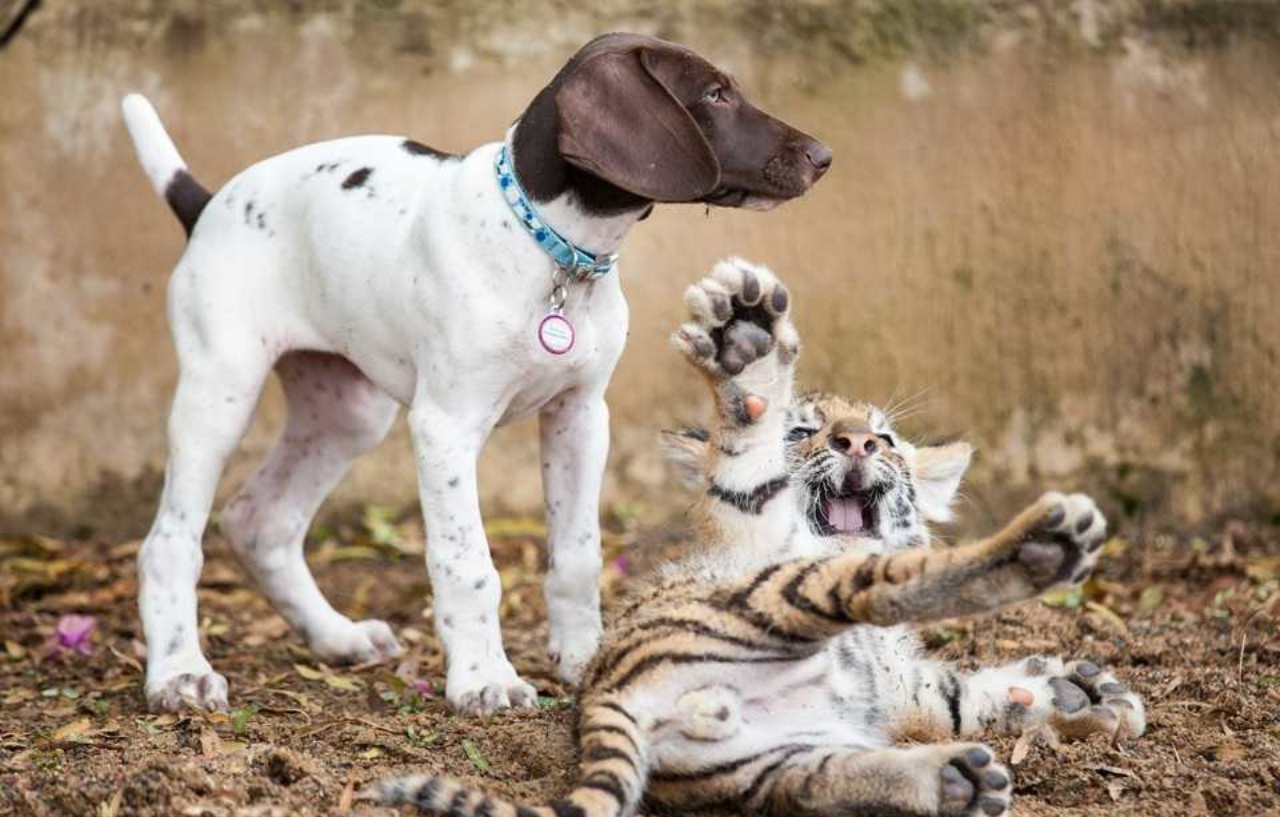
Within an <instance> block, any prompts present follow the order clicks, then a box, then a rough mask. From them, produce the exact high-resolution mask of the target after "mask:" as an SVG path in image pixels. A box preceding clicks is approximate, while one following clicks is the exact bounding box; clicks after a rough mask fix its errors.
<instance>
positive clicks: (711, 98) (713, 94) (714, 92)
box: [702, 85, 725, 103]
mask: <svg viewBox="0 0 1280 817" xmlns="http://www.w3.org/2000/svg"><path fill="white" fill-rule="evenodd" d="M702 98H703V100H705V101H706V102H715V103H720V102H724V101H725V93H724V86H723V85H717V86H716V87H714V88H712V89H711V90H710V91H707V92H706V93H705V94H703V95H702Z"/></svg>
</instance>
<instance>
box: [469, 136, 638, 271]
mask: <svg viewBox="0 0 1280 817" xmlns="http://www.w3.org/2000/svg"><path fill="white" fill-rule="evenodd" d="M493 169H494V172H495V173H497V176H498V188H499V189H500V190H501V191H502V197H503V198H504V199H506V200H507V204H508V205H510V207H511V211H512V212H513V213H515V214H516V216H517V217H518V218H519V220H520V223H521V224H523V225H524V228H525V230H527V231H528V232H529V235H531V236H533V240H534V241H536V242H538V246H539V247H541V248H542V250H543V252H545V253H546V254H547V255H549V256H551V260H552V261H554V262H555V263H556V265H557V266H559V267H560V268H561V269H563V270H565V271H566V272H567V273H569V274H570V275H572V276H573V277H575V278H578V279H579V280H584V281H594V280H596V279H597V278H601V277H603V276H605V275H608V274H609V273H610V272H613V268H614V267H615V266H616V265H617V263H618V254H617V253H608V254H601V255H597V254H595V253H590V252H587V251H586V250H584V249H582V248H581V247H575V246H574V245H573V243H572V242H571V241H568V240H566V239H565V237H564V236H562V235H560V234H559V233H557V232H556V231H555V230H553V229H551V228H550V227H548V226H547V225H546V224H545V223H543V221H542V219H540V218H538V213H537V211H536V210H534V209H533V202H531V201H529V197H528V196H526V195H525V192H524V191H523V190H521V189H520V182H518V181H516V173H515V169H514V168H512V166H511V157H510V155H509V154H508V152H507V146H506V145H503V146H502V148H501V149H500V150H499V151H498V156H497V158H495V159H494V160H493Z"/></svg>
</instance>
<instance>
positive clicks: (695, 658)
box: [610, 652, 795, 690]
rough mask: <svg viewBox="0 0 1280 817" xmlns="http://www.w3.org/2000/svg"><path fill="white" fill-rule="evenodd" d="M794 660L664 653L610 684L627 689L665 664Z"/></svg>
mask: <svg viewBox="0 0 1280 817" xmlns="http://www.w3.org/2000/svg"><path fill="white" fill-rule="evenodd" d="M794 660H795V656H793V655H776V654H775V655H769V656H761V655H748V656H733V655H719V654H717V653H680V652H664V653H657V654H655V655H646V656H645V657H644V658H642V659H640V660H639V661H637V662H636V663H635V665H634V666H633V667H631V669H629V670H627V671H626V672H625V673H623V675H622V677H621V678H619V679H618V680H617V682H616V683H613V684H610V686H611V687H613V688H614V689H619V690H621V689H625V688H626V687H627V685H628V684H630V683H631V682H632V681H634V680H635V679H636V678H638V677H639V676H641V675H643V674H645V673H647V672H649V671H650V670H652V669H653V668H655V667H659V666H662V665H663V664H777V663H783V662H787V661H794Z"/></svg>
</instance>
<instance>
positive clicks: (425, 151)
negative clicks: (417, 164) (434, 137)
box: [400, 139, 458, 161]
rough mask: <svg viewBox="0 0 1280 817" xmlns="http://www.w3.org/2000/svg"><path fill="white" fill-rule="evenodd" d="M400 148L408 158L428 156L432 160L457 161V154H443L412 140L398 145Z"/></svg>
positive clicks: (441, 151)
mask: <svg viewBox="0 0 1280 817" xmlns="http://www.w3.org/2000/svg"><path fill="white" fill-rule="evenodd" d="M400 147H401V148H402V149H403V150H404V152H405V153H408V154H409V155H410V156H430V157H431V158H433V159H439V160H440V161H445V160H446V159H457V158H458V156H457V154H454V153H445V152H444V151H443V150H436V149H435V148H433V147H431V146H430V145H424V144H422V143H421V142H419V141H416V140H414V139H406V140H404V141H403V142H401V143H400Z"/></svg>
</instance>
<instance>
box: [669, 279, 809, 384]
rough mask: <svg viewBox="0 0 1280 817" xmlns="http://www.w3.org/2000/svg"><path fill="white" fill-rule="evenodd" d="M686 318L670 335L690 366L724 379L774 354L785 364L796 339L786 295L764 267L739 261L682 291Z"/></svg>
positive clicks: (793, 354)
mask: <svg viewBox="0 0 1280 817" xmlns="http://www.w3.org/2000/svg"><path fill="white" fill-rule="evenodd" d="M684 301H685V305H686V306H687V307H688V309H689V315H690V318H691V319H690V320H689V322H688V323H685V324H684V325H683V326H681V327H680V328H679V329H678V330H677V331H676V332H675V333H674V334H673V335H672V337H671V339H672V343H673V344H675V346H676V348H677V349H679V350H680V352H681V353H682V354H684V356H685V357H686V358H688V359H689V361H690V362H692V363H693V364H694V365H696V366H698V367H700V368H701V369H703V370H704V371H705V372H707V374H709V375H710V376H711V377H712V378H713V379H717V380H728V379H731V378H733V377H736V376H737V375H739V374H741V373H742V372H743V370H744V369H746V368H747V367H748V366H750V365H751V364H752V363H755V362H756V361H758V360H761V359H763V358H765V357H768V356H769V354H770V353H771V352H774V351H776V352H777V357H778V360H779V362H780V363H782V364H784V365H785V364H790V363H791V362H792V361H794V360H795V357H796V355H797V353H798V352H799V346H800V339H799V336H798V335H797V334H796V330H795V327H794V326H792V324H791V320H790V318H789V312H790V308H791V296H790V294H789V293H788V292H787V288H786V287H785V286H783V285H782V283H781V282H780V281H779V280H778V279H777V277H776V276H774V274H773V273H772V272H770V271H769V270H768V269H766V268H764V267H761V266H756V265H754V264H749V263H747V262H746V261H742V260H741V259H737V258H734V259H729V260H727V261H722V262H720V263H719V264H717V265H716V266H715V268H714V269H713V270H712V271H711V274H710V275H707V276H706V277H705V278H703V279H702V280H701V281H698V282H697V283H696V284H693V285H692V286H690V287H689V288H688V289H687V290H685V294H684Z"/></svg>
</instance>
